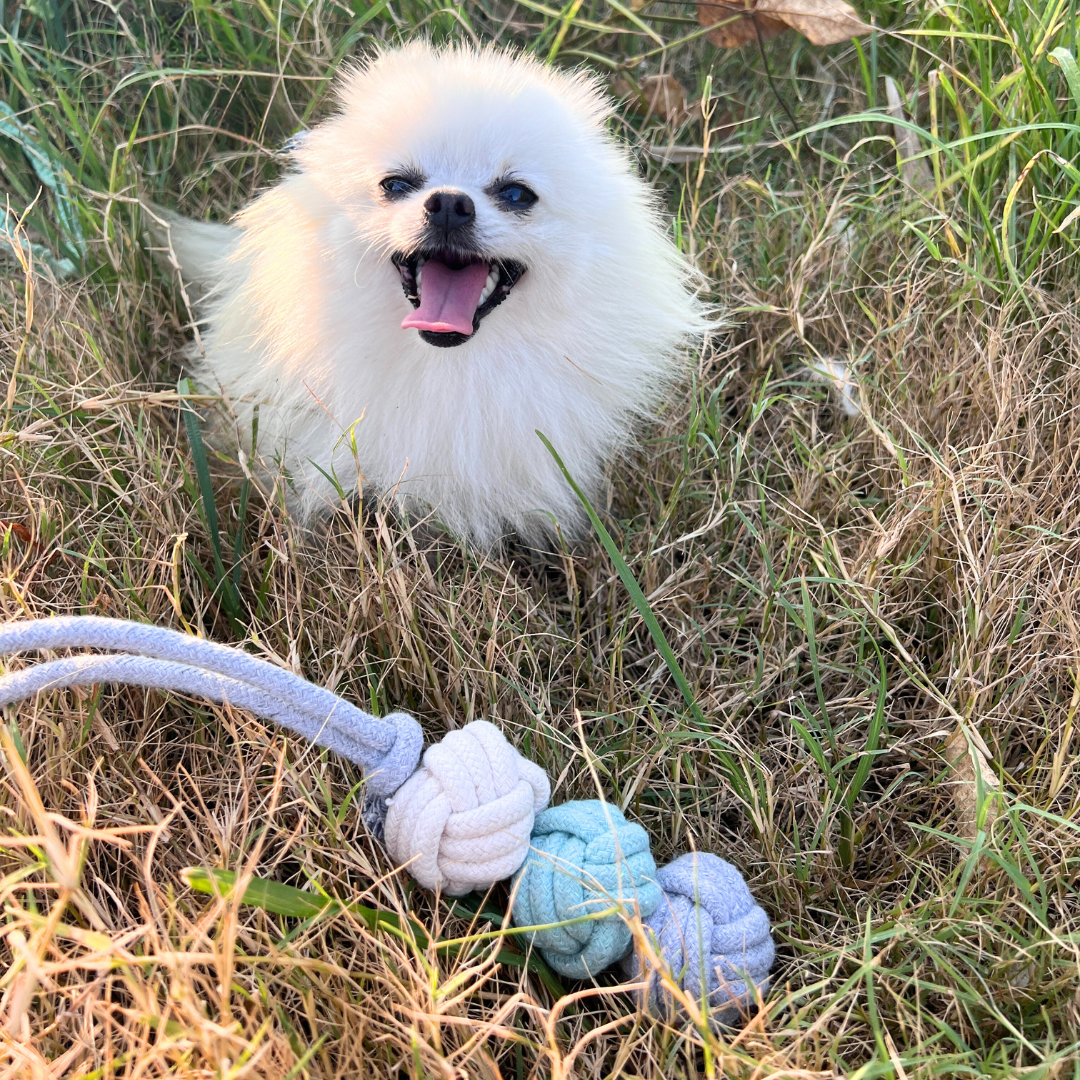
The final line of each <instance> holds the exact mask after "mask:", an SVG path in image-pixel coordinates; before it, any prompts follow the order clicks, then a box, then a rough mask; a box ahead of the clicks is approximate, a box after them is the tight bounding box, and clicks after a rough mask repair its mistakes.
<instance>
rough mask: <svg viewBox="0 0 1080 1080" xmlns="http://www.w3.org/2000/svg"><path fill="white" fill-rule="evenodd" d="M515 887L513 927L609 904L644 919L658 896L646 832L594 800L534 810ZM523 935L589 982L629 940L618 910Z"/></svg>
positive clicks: (560, 968) (565, 971)
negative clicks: (594, 917)
mask: <svg viewBox="0 0 1080 1080" xmlns="http://www.w3.org/2000/svg"><path fill="white" fill-rule="evenodd" d="M513 889H514V904H513V908H512V911H511V917H512V919H513V922H514V924H515V925H516V926H546V925H547V924H549V923H559V922H564V921H566V920H568V919H577V918H580V917H581V916H582V915H590V914H592V913H594V912H600V911H604V910H606V909H608V908H611V907H613V906H615V905H619V906H620V907H621V908H622V910H623V911H624V912H627V913H633V912H634V911H635V910H636V911H637V913H638V914H640V915H641V917H642V918H646V917H648V916H649V915H651V914H652V913H653V912H654V911H655V910H656V909H657V907H659V905H660V900H661V897H662V893H661V890H660V886H659V885H658V884H657V883H656V863H655V862H653V857H652V855H651V854H650V853H649V837H648V835H647V834H646V832H645V830H644V829H643V828H642V827H641V826H640V825H635V824H633V823H631V822H629V821H627V820H626V818H625V817H624V816H623V814H622V812H621V811H620V810H619V808H618V807H616V806H612V805H611V804H610V803H603V802H600V801H599V800H596V799H587V800H582V801H579V802H568V803H563V805H562V806H553V807H552V808H551V809H550V810H545V811H544V812H543V813H542V814H538V815H537V818H536V823H535V824H534V826H533V831H532V839H531V848H530V852H529V856H528V858H527V859H526V861H525V865H524V866H522V868H521V869H520V870H519V871H518V872H517V873H516V874H515V875H514V880H513ZM523 936H524V937H525V938H526V940H531V942H532V944H533V945H534V946H535V948H537V949H538V950H539V952H540V955H541V956H542V957H543V958H544V959H545V960H546V961H547V962H548V964H550V965H551V967H552V968H554V969H555V971H557V972H558V973H559V974H560V975H565V976H567V977H568V978H571V979H591V978H592V977H593V976H594V975H597V974H599V973H600V972H601V971H603V970H604V968H606V967H609V966H610V965H611V964H614V963H615V962H616V961H618V960H621V959H622V958H623V957H624V956H625V955H626V954H627V953H628V952H629V951H630V946H631V941H632V939H631V935H630V928H629V927H628V926H627V925H626V923H625V922H624V921H623V918H622V916H621V915H620V914H619V913H618V912H612V913H611V914H609V915H606V916H605V917H603V918H600V919H592V920H589V921H583V922H577V923H573V924H571V925H569V926H558V927H553V928H551V929H545V930H536V931H533V932H532V933H531V934H527V935H523Z"/></svg>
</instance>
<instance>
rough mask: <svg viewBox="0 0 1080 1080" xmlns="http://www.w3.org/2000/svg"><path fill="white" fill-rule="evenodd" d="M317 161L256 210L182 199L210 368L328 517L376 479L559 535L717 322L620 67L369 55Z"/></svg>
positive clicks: (242, 443)
mask: <svg viewBox="0 0 1080 1080" xmlns="http://www.w3.org/2000/svg"><path fill="white" fill-rule="evenodd" d="M338 101H339V107H338V110H337V112H336V114H335V115H334V116H332V117H331V118H330V119H328V120H326V121H325V122H323V123H321V124H319V125H318V126H317V127H315V128H314V129H313V130H312V131H310V132H309V133H307V134H306V135H305V136H304V138H303V140H302V142H301V143H300V145H299V146H298V148H297V149H296V150H295V161H296V166H297V167H296V169H295V171H293V172H291V173H289V174H288V175H287V176H286V177H285V178H284V179H283V180H282V181H281V182H280V183H278V184H277V185H276V186H274V187H272V188H270V189H269V190H267V191H266V192H264V193H263V194H261V195H260V196H258V197H257V198H256V199H255V200H254V201H253V202H251V203H250V204H249V205H248V206H247V207H245V208H244V209H243V210H242V211H241V212H240V213H239V214H238V216H237V217H236V219H235V222H234V223H233V224H232V225H215V224H207V223H200V222H193V221H188V220H186V219H182V218H176V217H172V216H170V217H169V221H170V228H169V233H170V243H171V246H172V249H173V253H174V254H175V256H176V260H177V262H178V263H179V266H180V269H181V272H182V276H183V279H184V281H185V282H187V283H190V284H193V285H194V286H196V287H197V288H198V289H199V290H200V291H201V294H202V296H203V301H202V303H201V305H200V321H201V323H202V324H203V326H204V329H203V333H202V336H201V353H200V355H197V356H194V358H193V360H192V366H193V368H194V375H195V377H196V380H197V381H198V382H199V383H200V384H201V385H203V386H204V387H206V388H209V389H216V388H220V389H221V390H222V391H224V393H225V394H226V396H227V399H228V401H229V402H230V403H231V405H232V407H233V409H234V410H235V413H236V418H237V436H238V440H239V447H240V448H241V449H244V450H250V440H251V437H252V436H251V432H252V423H253V419H254V415H253V410H254V409H255V407H256V406H258V409H259V412H258V451H259V456H260V457H261V458H262V459H263V460H264V461H267V460H276V461H277V462H278V463H279V465H280V466H281V467H283V468H284V470H285V472H286V474H287V476H288V484H289V489H290V499H291V501H292V505H293V507H294V509H296V510H298V511H299V512H300V513H301V515H302V516H304V517H305V518H308V517H310V516H311V515H312V514H313V513H315V512H317V511H318V510H319V509H320V508H322V507H330V506H333V505H340V496H339V494H338V490H339V488H343V489H346V490H351V489H353V488H355V487H356V486H357V484H358V477H357V465H359V473H360V476H359V484H360V486H361V487H362V488H363V489H364V490H366V491H374V492H376V493H378V494H381V495H389V496H391V497H392V498H393V499H394V500H396V501H397V502H398V503H399V504H400V505H402V506H405V507H407V508H409V509H411V510H419V511H422V512H425V513H426V512H428V511H429V510H431V511H434V513H435V515H436V516H437V517H438V518H439V519H440V520H441V521H442V522H443V524H444V525H445V526H446V527H447V528H449V529H450V530H452V531H453V532H455V533H457V534H458V535H460V536H462V537H465V538H468V539H469V540H471V541H473V542H475V543H477V544H479V545H481V546H488V545H491V544H492V543H493V542H495V541H497V540H498V539H499V538H500V537H502V536H503V535H505V534H506V533H508V532H512V533H516V534H518V535H519V536H521V537H523V538H524V539H526V540H527V541H530V542H537V541H540V540H542V539H544V538H545V537H546V536H549V535H550V534H551V533H552V532H553V525H554V524H555V523H557V524H558V526H559V528H561V529H562V530H563V532H564V534H565V533H570V534H572V533H574V532H575V531H577V530H578V529H579V528H580V526H581V524H582V521H583V514H582V508H581V506H580V504H579V502H578V499H577V497H576V496H575V495H574V493H573V491H572V490H571V488H570V486H569V485H568V484H567V482H566V480H565V478H564V477H563V476H562V475H561V473H560V472H559V469H558V467H557V466H556V463H555V462H554V460H553V459H552V457H551V455H550V454H549V453H548V451H547V449H546V448H545V447H544V445H543V443H542V442H541V441H540V439H539V438H537V436H536V434H535V432H536V431H537V430H539V431H541V432H543V433H544V434H545V435H546V436H547V437H548V439H550V440H551V442H552V444H553V445H554V446H555V447H556V449H557V450H558V451H559V453H560V454H561V456H562V458H563V461H564V462H565V463H566V466H567V468H568V469H569V471H570V473H571V475H572V476H574V478H575V479H576V480H577V482H578V483H579V485H580V486H581V487H583V488H584V490H585V491H586V492H587V493H590V494H595V493H597V491H598V489H599V487H600V484H601V481H602V478H603V471H604V466H605V463H606V462H608V461H609V460H611V459H612V458H613V456H615V455H616V454H618V453H619V451H620V450H623V449H624V448H625V447H626V446H627V445H628V443H629V441H630V439H631V437H632V433H633V430H634V428H635V426H636V425H637V424H639V423H640V422H641V421H642V420H643V419H646V418H648V417H650V416H651V415H652V414H653V411H654V409H655V407H656V405H657V404H658V402H659V401H660V399H661V397H662V395H663V394H664V392H665V390H666V389H667V388H668V387H670V385H671V384H672V381H673V380H674V379H675V378H677V376H678V375H679V373H680V370H681V368H682V366H683V361H684V357H685V353H686V347H687V344H688V342H690V341H691V340H692V339H693V337H694V336H695V335H699V334H701V333H702V332H703V331H704V330H705V328H706V321H707V320H706V318H705V316H704V314H703V309H702V307H701V305H700V304H699V302H698V300H697V299H696V298H695V295H694V291H693V284H694V277H693V273H692V271H691V268H690V267H689V265H688V264H687V263H686V262H685V260H684V259H683V258H682V257H681V255H680V254H679V252H678V250H677V249H676V247H675V245H674V244H673V243H672V241H671V240H670V239H669V237H668V231H667V229H666V228H665V224H664V220H663V218H662V215H661V213H660V210H659V206H658V203H657V200H656V199H655V198H654V196H653V194H652V192H651V191H650V189H649V188H648V186H647V185H646V184H645V183H644V182H643V181H642V179H641V178H640V177H639V176H638V175H637V172H636V170H635V168H634V167H633V164H632V161H631V159H630V156H629V154H628V153H627V151H626V150H625V148H624V147H623V146H621V145H620V144H619V143H618V142H617V141H616V140H615V139H614V138H613V137H612V136H611V135H610V134H609V133H608V131H607V128H606V123H607V120H608V118H609V115H610V112H611V109H610V105H609V103H608V100H607V97H606V95H605V93H604V91H603V89H602V88H601V87H600V86H599V85H598V84H597V82H595V81H594V80H593V79H591V78H590V77H588V76H586V75H583V74H566V73H563V72H560V71H556V70H554V69H551V68H547V67H544V66H542V65H541V64H540V63H538V62H536V61H535V60H532V59H529V58H527V57H525V56H522V55H519V54H514V53H510V52H506V51H501V50H497V49H494V48H485V49H473V48H468V47H455V48H446V49H438V48H434V47H432V46H431V45H429V44H426V43H419V44H412V45H409V46H407V47H404V48H400V49H390V50H387V51H384V52H381V53H380V54H379V55H377V56H376V57H375V58H374V59H372V60H370V61H369V62H367V63H365V64H364V65H363V66H360V67H357V68H355V69H354V70H352V71H350V72H349V73H348V74H347V75H346V76H345V77H344V79H343V80H342V82H341V84H340V87H339V89H338Z"/></svg>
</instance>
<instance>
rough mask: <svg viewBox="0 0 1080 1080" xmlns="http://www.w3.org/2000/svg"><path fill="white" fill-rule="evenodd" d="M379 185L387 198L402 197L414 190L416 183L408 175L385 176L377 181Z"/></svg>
mask: <svg viewBox="0 0 1080 1080" xmlns="http://www.w3.org/2000/svg"><path fill="white" fill-rule="evenodd" d="M379 187H381V188H382V189H383V191H384V192H385V193H386V195H387V197H388V198H391V199H403V198H404V197H405V196H406V195H411V194H412V193H413V192H414V191H415V190H416V188H417V183H416V181H415V180H413V179H412V178H411V177H408V176H387V177H386V178H385V179H383V180H380V181H379Z"/></svg>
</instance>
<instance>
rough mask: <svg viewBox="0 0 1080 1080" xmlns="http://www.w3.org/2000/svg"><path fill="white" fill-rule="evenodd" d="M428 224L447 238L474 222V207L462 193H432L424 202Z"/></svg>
mask: <svg viewBox="0 0 1080 1080" xmlns="http://www.w3.org/2000/svg"><path fill="white" fill-rule="evenodd" d="M424 210H425V211H427V219H428V223H429V224H430V225H432V226H434V227H435V228H436V229H439V230H441V231H442V233H443V235H444V236H449V235H450V234H451V233H452V232H453V231H454V230H455V229H461V228H464V227H465V226H466V225H471V224H472V223H473V222H474V221H475V220H476V207H475V206H474V205H473V201H472V199H470V198H469V196H468V195H466V194H465V193H464V192H463V191H433V192H432V193H431V194H430V195H429V196H428V197H427V199H426V201H425V202H424Z"/></svg>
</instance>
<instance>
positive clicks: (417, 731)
mask: <svg viewBox="0 0 1080 1080" xmlns="http://www.w3.org/2000/svg"><path fill="white" fill-rule="evenodd" d="M79 647H83V648H87V647H88V648H98V649H110V650H113V651H114V655H110V656H81V657H70V658H68V659H65V660H54V661H50V662H48V663H44V664H38V665H37V666H36V667H33V668H27V669H25V670H22V671H17V672H11V673H9V674H7V675H5V676H3V677H2V678H0V704H4V705H6V704H10V703H11V702H13V701H17V700H19V699H21V698H25V697H29V696H30V695H31V694H35V693H37V692H38V691H40V690H47V689H58V688H59V687H62V686H87V685H90V684H92V683H100V682H126V683H132V684H134V685H138V686H147V687H156V688H159V689H162V690H174V691H179V692H181V693H190V694H197V695H199V696H201V697H206V698H209V699H210V700H211V701H216V702H219V703H221V702H229V703H230V704H233V705H237V706H239V707H241V708H244V709H248V710H249V711H250V712H253V713H255V714H256V715H258V716H262V717H265V718H266V719H269V720H273V721H274V722H275V723H278V724H281V725H282V726H284V727H287V728H289V729H290V730H292V731H295V732H296V733H297V734H299V735H301V736H303V737H304V738H305V739H310V740H311V741H312V742H315V743H318V744H319V745H320V746H325V747H327V748H328V749H330V750H333V751H334V752H335V753H338V754H341V756H342V757H344V758H346V759H348V760H349V761H352V762H354V763H355V764H357V765H360V766H362V767H363V769H364V772H365V774H366V776H367V778H368V789H369V791H370V792H371V794H373V795H376V796H379V797H383V798H385V797H386V796H388V795H390V794H392V793H393V792H394V791H395V790H396V789H397V788H398V787H400V786H401V785H402V784H403V783H404V782H405V781H406V780H407V779H408V778H409V777H410V776H411V775H412V773H413V772H414V771H415V769H416V764H417V761H418V760H419V758H420V750H421V747H422V746H423V732H422V730H421V728H420V725H419V724H418V723H417V722H416V721H415V720H414V719H413V718H412V717H411V716H408V715H406V714H405V713H392V714H391V715H389V716H386V717H383V718H382V719H378V718H376V717H374V716H371V715H370V714H369V713H366V712H363V711H362V710H361V709H358V708H357V707H356V706H355V705H351V704H350V703H349V702H347V701H345V700H344V699H343V698H340V697H338V696H337V695H336V694H334V693H331V692H330V691H329V690H326V689H324V688H323V687H321V686H316V685H315V684H314V683H310V682H308V681H307V680H306V679H302V678H300V676H298V675H294V674H293V673H292V672H290V671H285V670H284V669H282V668H279V667H275V666H274V665H273V664H270V663H268V662H267V661H265V660H260V659H258V658H257V657H254V656H250V655H249V654H247V653H245V652H242V651H241V650H239V649H234V648H230V647H229V646H227V645H218V644H216V643H214V642H211V641H204V640H202V639H201V638H196V637H191V636H190V635H187V634H181V633H179V632H177V631H175V630H168V629H166V628H164V627H160V626H150V625H147V624H144V623H134V622H126V621H124V620H121V619H108V618H104V617H102V616H98V615H72V616H63V617H60V618H55V619H38V620H27V621H20V622H14V623H8V624H7V625H5V626H0V656H9V655H11V654H12V653H16V652H22V651H24V650H27V649H65V648H79ZM116 653H120V654H121V655H115V654H116Z"/></svg>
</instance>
